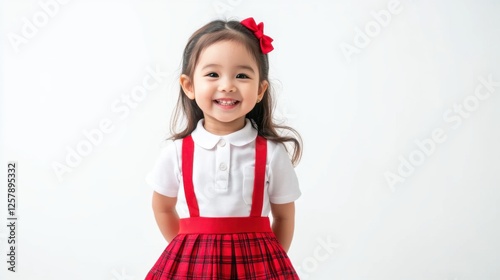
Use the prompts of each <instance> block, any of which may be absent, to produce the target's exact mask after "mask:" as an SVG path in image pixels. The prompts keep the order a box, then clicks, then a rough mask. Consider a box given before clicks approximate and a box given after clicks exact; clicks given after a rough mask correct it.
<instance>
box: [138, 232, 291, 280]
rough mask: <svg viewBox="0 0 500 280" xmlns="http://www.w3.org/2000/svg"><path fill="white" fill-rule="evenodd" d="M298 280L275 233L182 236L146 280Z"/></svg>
mask: <svg viewBox="0 0 500 280" xmlns="http://www.w3.org/2000/svg"><path fill="white" fill-rule="evenodd" d="M160 279H162V280H166V279H193V280H194V279H200V280H202V279H221V280H222V279H228V280H229V279H245V280H250V279H252V280H258V279H259V280H265V279H266V280H269V279H282V280H285V279H286V280H289V279H292V280H293V279H299V277H298V276H297V273H296V272H295V269H294V268H293V266H292V264H291V262H290V259H289V258H288V256H287V254H286V252H285V251H284V250H283V248H282V247H281V245H280V244H279V242H278V240H277V239H276V236H275V235H274V233H272V232H254V233H232V234H179V235H177V236H176V237H175V238H174V239H173V240H172V242H170V243H169V244H168V246H167V248H166V249H165V251H164V252H163V254H162V255H161V256H160V258H159V259H158V261H157V262H156V263H155V265H154V266H153V268H152V269H151V270H150V272H149V274H148V275H147V276H146V280H160Z"/></svg>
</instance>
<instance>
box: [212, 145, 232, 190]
mask: <svg viewBox="0 0 500 280" xmlns="http://www.w3.org/2000/svg"><path fill="white" fill-rule="evenodd" d="M229 147H230V145H227V143H226V141H225V140H224V139H221V140H220V141H219V143H217V147H216V163H215V166H216V171H215V191H217V192H226V191H227V190H228V186H229V167H230V164H229V159H230V156H231V150H230V148H229Z"/></svg>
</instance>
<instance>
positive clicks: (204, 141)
mask: <svg viewBox="0 0 500 280" xmlns="http://www.w3.org/2000/svg"><path fill="white" fill-rule="evenodd" d="M245 122H246V123H245V127H243V128H242V129H240V130H238V131H235V132H233V133H231V134H228V135H215V134H212V133H210V132H208V131H206V130H205V128H204V127H203V119H201V120H199V121H198V124H197V125H196V129H195V130H194V131H193V132H192V133H191V136H192V137H193V141H194V142H195V143H196V144H197V145H199V146H201V147H202V148H204V149H212V148H213V147H215V145H217V143H218V142H219V141H220V140H221V139H224V141H226V142H227V143H229V144H231V145H233V146H243V145H246V144H248V143H250V142H252V141H253V140H255V137H257V130H256V129H255V128H253V127H252V124H251V122H250V120H249V119H245Z"/></svg>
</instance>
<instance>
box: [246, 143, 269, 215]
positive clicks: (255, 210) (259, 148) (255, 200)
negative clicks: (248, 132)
mask: <svg viewBox="0 0 500 280" xmlns="http://www.w3.org/2000/svg"><path fill="white" fill-rule="evenodd" d="M266 156H267V140H266V139H265V138H264V137H262V136H257V139H256V140H255V176H254V181H253V194H252V210H251V211H250V217H260V216H262V206H263V205H264V186H265V180H266Z"/></svg>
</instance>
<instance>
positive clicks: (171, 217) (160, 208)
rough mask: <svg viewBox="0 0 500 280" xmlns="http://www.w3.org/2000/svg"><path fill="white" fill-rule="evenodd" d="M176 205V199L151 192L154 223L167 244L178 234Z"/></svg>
mask: <svg viewBox="0 0 500 280" xmlns="http://www.w3.org/2000/svg"><path fill="white" fill-rule="evenodd" d="M176 203H177V197H168V196H164V195H161V194H159V193H157V192H153V212H154V215H155V219H156V223H157V224H158V227H159V228H160V231H161V234H162V235H163V237H165V239H166V240H167V242H169V243H170V241H172V239H174V237H175V236H176V235H177V233H178V232H179V215H177V211H176V210H175V204H176Z"/></svg>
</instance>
